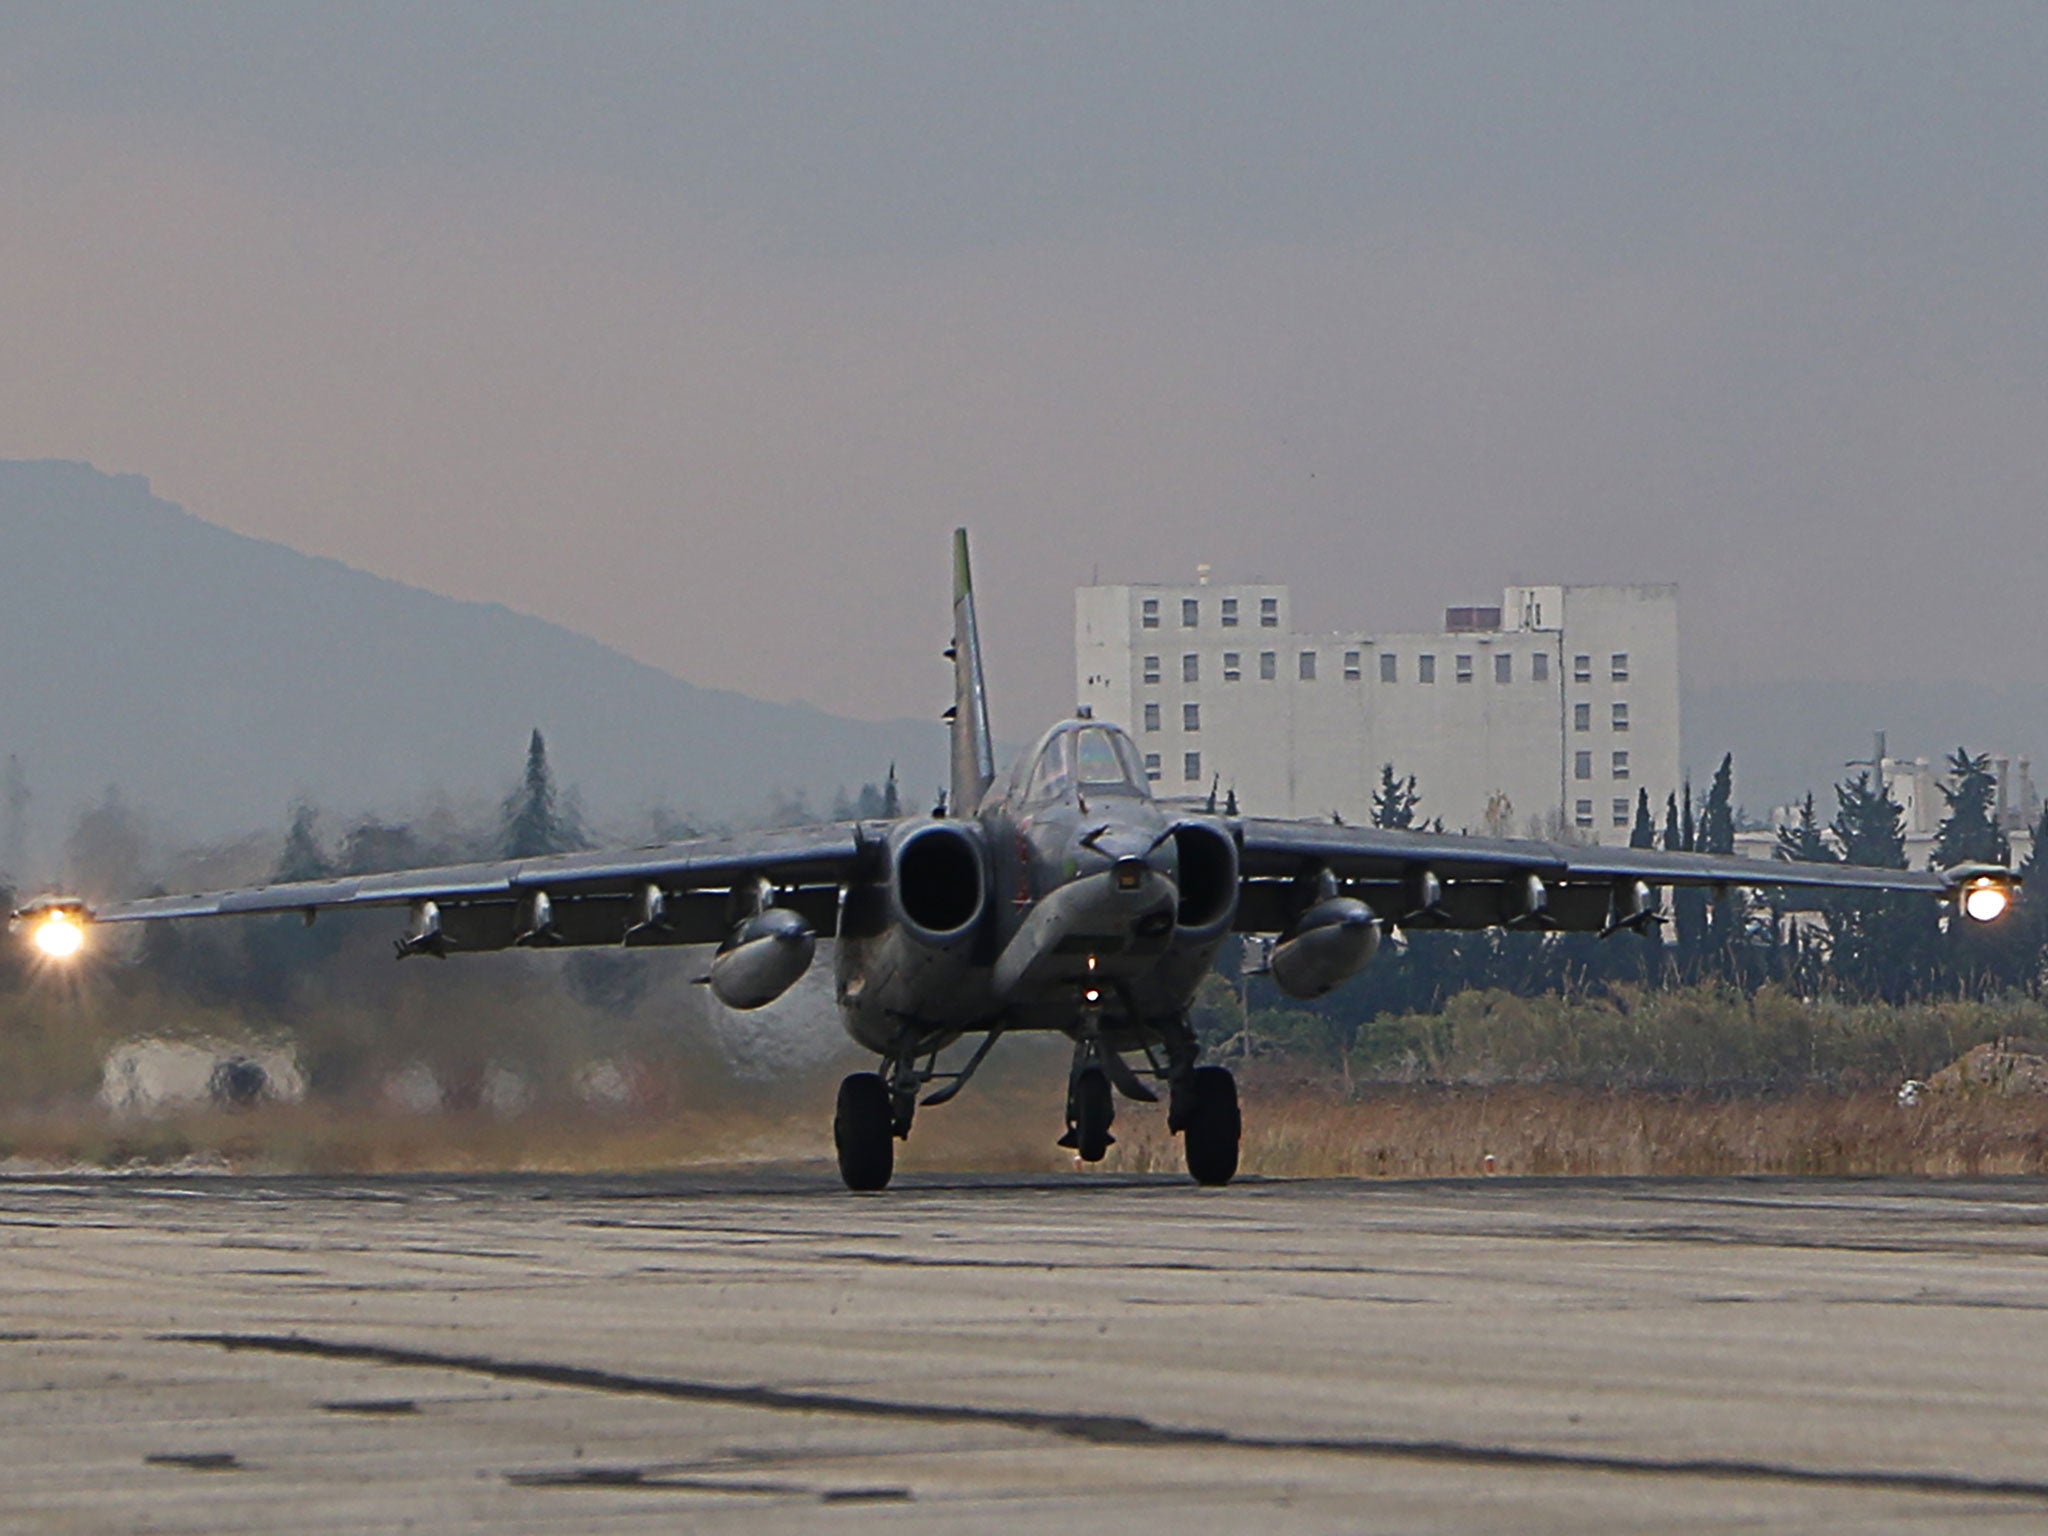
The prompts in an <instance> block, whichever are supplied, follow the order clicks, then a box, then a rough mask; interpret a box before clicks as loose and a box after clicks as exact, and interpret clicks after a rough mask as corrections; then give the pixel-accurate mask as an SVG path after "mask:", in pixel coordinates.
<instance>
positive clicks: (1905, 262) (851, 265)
mask: <svg viewBox="0 0 2048 1536" xmlns="http://www.w3.org/2000/svg"><path fill="white" fill-rule="evenodd" d="M2044 79H2048V9H2044V8H2043V7H2041V6H2039V5H2034V4H2017V5H1995V4H1974V5H1960V4H1931V3H1930V4H1917V5H1906V6H1893V5H1886V4H1880V3H1875V0H1859V3H1854V4H1844V5H1812V4H1808V5H1789V4H1787V5H1777V4H1773V5H1757V6H1741V5H1736V4H1730V3H1715V4H1709V5H1699V6H1686V5H1680V4H1672V3H1664V4H1656V5H1551V6H1540V5H1533V4H1517V5H1507V4H1501V5H1488V6H1458V5H1452V4H1443V3H1435V4H1430V5H1426V6H1418V5H1389V6H1371V5H1364V4H1342V5H1329V6H1311V5H1292V6H1290V5H1284V4H1275V3H1272V0H1262V3H1258V4H1249V5H1241V6H1239V5H1185V4H1163V3H1143V4H1141V3H1135V0H1133V3H1128V4H1121V5H1052V4H1042V3H1040V4H1031V5H1001V6H994V5H989V6H983V5H972V4H965V3H958V0H953V3H945V4H929V5H898V4H886V3H874V0H870V3H862V4H853V5H843V6H814V5H798V4H790V3H778V4H773V5H761V4H754V5H739V4H732V5H718V6H670V5H663V6H625V5H609V6H593V5H582V4H579V5H574V6H568V5H563V6H528V5H509V4H504V3H497V4H491V5H487V6H486V5H454V4H447V5H439V6H434V7H426V6H418V5H414V4H410V3H408V4H403V5H385V6H378V5H361V4H355V5H349V6H346V7H320V6H312V5H305V4H295V5H292V6H276V5H272V4H269V3H264V4H256V5H246V6H238V5H211V6H204V7H200V6H186V5H162V6H153V7H152V6H144V5H132V4H123V5H118V6H96V5H91V4H77V3H73V4H66V5H62V6H58V5H33V6H25V5H6V6H0V151H4V152H0V209H4V213H0V278H4V280H0V355H4V357H5V359H6V366H5V368H4V369H0V456H5V457H65V458H80V459H86V460H89V461H91V462H92V463H94V464H96V465H98V466H100V467H101V468H104V469H108V470H119V471H131V472H137V473H141V474H145V475H147V476H149V478H150V479H151V481H152V483H153V484H154V486H155V488H156V489H157V490H158V492H159V493H160V494H163V495H166V496H169V497H170V498H172V499H174V500H177V501H180V502H183V503H184V504H185V505H187V506H188V507H190V508H191V509H192V510H193V511H195V512H198V513H199V514H201V515H202V516H205V517H207V518H210V519H212V520H214V521H217V522H220V523H223V524H226V525H228V526H230V527H232V528H235V529H238V530H241V531H243V532H247V533H252V534H256V535H259V536H263V537H268V538H274V539H279V540H283V541H284V542H286V543H289V544H293V545H295V546H297V547H299V548H301V549H305V550H310V551H313V552H317V553H321V554H328V555H333V556H337V557H339V558H341V559H343V560H346V561H348V562H350V563H351V564H355V565H359V566H363V567H366V568H368V569H370V570H373V571H377V572H379V573H382V574H385V575H389V576H394V577H398V578H400V579H402V580H405V581H410V582H415V583H418V584H420V585H423V586H427V587H431V588H435V589H437V590H440V591H443V592H449V593H453V594H456V595H459V596H463V597H470V598H484V599H491V600H496V601H501V602H504V603H506V604H509V605H511V606H513V607H515V608H519V609H523V610H526V611H529V612H532V613H535V614H539V615H542V616H544V617H547V618H550V619H554V620H557V621H559V622H562V623H565V624H568V625H570V626H572V627H574V628H576V629H579V630H582V631H585V632H587V633H589V634H591V635H594V636H597V637H598V638H600V639H603V640H606V641H608V642H611V643H613V644H615V645H618V646H620V647H621V648H623V649H625V650H627V651H629V652H631V653H632V654H634V655H636V656H639V657H642V658H644V659H646V660H649V661H652V662H654V663H656V664H658V665H661V666H664V667H666V668H668V669H669V670H671V671H674V672H676V673H678V674H680V675H682V676H684V677H686V678H689V679H691V680H692V681H696V682H701V683H707V684H715V685H722V686H729V687H736V688H741V689H744V690H746V691H748V692H752V693H756V694H759V695H762V696H764V697H770V698H780V699H804V700H808V701H812V702H815V703H818V704H822V705H824V706H826V707H828V708H833V709H837V710H840V711H842V712H847V713H855V714H866V715H892V714H910V715H925V714H930V713H932V712H934V711H935V710H936V709H937V708H938V706H939V705H940V704H941V703H942V702H943V695H944V693H945V691H946V688H947V681H948V679H947V672H946V670H945V668H944V666H943V665H942V663H941V662H940V660H939V657H938V651H939V648H940V646H941V645H942V644H943V642H944V638H945V630H946V626H947V614H946V594H945V590H944V588H945V582H946V579H947V559H946V550H945V536H946V531H947V530H948V529H949V528H951V527H952V526H953V525H954V524H955V523H956V522H964V523H967V524H969V525H970V526H971V527H972V528H973V529H974V533H975V540H976V557H977V564H978V574H979V576H980V578H981V587H982V591H983V599H982V601H983V605H984V614H983V621H984V626H985V629H986V631H987V635H988V639H989V642H990V644H991V646H992V647H993V649H994V654H993V656H992V658H991V660H992V670H993V672H994V677H993V686H994V688H995V690H996V707H997V727H998V730H999V732H1000V733H1002V734H1003V735H1005V736H1007V737H1021V736H1024V735H1027V734H1029V733H1030V732H1031V731H1032V730H1034V729H1035V728H1036V725H1037V724H1038V717H1040V716H1042V715H1044V714H1046V713H1048V712H1050V711H1053V710H1056V709H1061V708H1064V707H1065V706H1066V705H1067V704H1068V703H1069V702H1070V698H1069V693H1070V689H1071V675H1072V660H1071V641H1070V635H1071V626H1072V617H1071V615H1072V601H1071V595H1070V590H1071V588H1072V587H1073V586H1074V585H1075V584H1076V583H1077V582H1082V581H1086V580H1088V579H1090V577H1091V575H1092V574H1094V573H1096V572H1097V571H1099V573H1100V575H1101V576H1102V578H1103V579H1115V580H1147V579H1158V580H1167V579H1180V578H1181V577H1183V576H1185V575H1186V574H1188V573H1190V572H1191V571H1192V569H1193V567H1194V565H1195V563H1196V562H1197V561H1208V562H1210V563H1211V564H1213V565H1214V566H1215V568H1216V570H1217V572H1218V574H1219V576H1224V577H1230V576H1251V575H1254V574H1257V575H1263V576H1265V577H1268V578H1272V579H1279V580H1286V581H1290V582H1292V583H1293V584H1294V586H1295V588H1296V591H1297V593H1298V596H1299V606H1300V608H1301V610H1302V612H1303V615H1304V617H1305V618H1306V619H1307V620H1308V621H1309V622H1310V623H1311V624H1313V625H1318V626H1323V627H1331V628H1335V627H1340V626H1360V627H1366V626H1376V627H1381V628H1398V627H1414V626H1419V625H1424V624H1428V623H1431V622H1433V621H1434V619H1435V618H1437V617H1439V616H1440V615H1439V613H1438V610H1439V609H1440V608H1441V606H1442V605H1443V604H1445V603H1446V602H1455V601H1470V600H1473V599H1482V600H1483V599H1485V598H1487V597H1488V596H1489V595H1492V594H1495V593H1497V591H1498V589H1499V587H1500V586H1501V585H1502V584H1503V583H1505V582H1510V581H1521V580H1676V581H1678V582H1680V583H1681V584H1682V585H1683V589H1684V599H1683V601H1684V606H1685V621H1684V626H1685V627H1684V642H1685V647H1686V656H1685V661H1686V664H1687V668H1688V671H1689V672H1690V673H1691V674H1692V675H1694V676H1695V677H1700V678H1703V679H1704V678H1707V677H1712V676H1722V677H1727V676H1759V675H1763V674H1766V673H1769V672H1772V671H1774V670H1779V669H1783V670H1786V671H1789V672H1793V673H1797V674H1802V675H1811V676H1840V677H1849V678H1859V679H1870V678H1880V677H1884V676H1887V675H1892V674H1897V675H1904V676H1911V677H1914V678H1920V679H1931V678H1944V677H1955V676H1964V675H1971V676H1977V677H1981V678H1983V679H1985V680H1987V681H2007V680H2010V679H2012V678H2015V677H2017V676H2020V675H2022V674H2028V673H2033V672H2036V671H2038V669H2039V668H2040V666H2041V658H2042V650H2043V646H2042V638H2043V633H2044V626H2043V619H2042V612H2043V608H2042V596H2043V589H2044V577H2048V281H2044V273H2048V90H2044V88H2043V84H2042V82H2043V81H2044ZM1973 606H1974V607H1981V608H1982V609H1983V610H1984V612H1985V613H1986V614H1988V615H1990V616H1991V617H1990V619H1989V620H1988V621H1986V622H1982V623H1979V622H1973V621H1972V620H1971V618H1970V610H1971V609H1972V608H1973ZM487 663H488V659H487V658H479V664H487Z"/></svg>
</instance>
